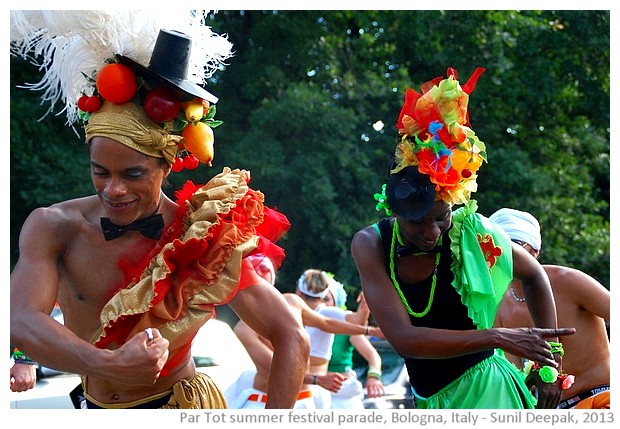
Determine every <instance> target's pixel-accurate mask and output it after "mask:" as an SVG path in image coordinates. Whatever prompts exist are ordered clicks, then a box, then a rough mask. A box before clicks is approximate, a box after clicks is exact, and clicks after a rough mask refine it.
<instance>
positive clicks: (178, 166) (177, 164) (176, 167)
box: [171, 157, 185, 173]
mask: <svg viewBox="0 0 620 429" xmlns="http://www.w3.org/2000/svg"><path fill="white" fill-rule="evenodd" d="M171 168H172V171H174V172H175V173H178V172H179V171H181V170H183V168H185V165H184V163H183V158H181V157H176V158H174V162H173V163H172V167H171Z"/></svg>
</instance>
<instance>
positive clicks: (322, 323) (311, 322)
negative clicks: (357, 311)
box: [283, 293, 377, 335]
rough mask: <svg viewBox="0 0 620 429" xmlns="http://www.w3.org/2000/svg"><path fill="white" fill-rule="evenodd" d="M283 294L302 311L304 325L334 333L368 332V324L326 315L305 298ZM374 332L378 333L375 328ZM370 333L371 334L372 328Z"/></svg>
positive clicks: (290, 303) (292, 304) (354, 333)
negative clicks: (310, 305) (314, 308)
mask: <svg viewBox="0 0 620 429" xmlns="http://www.w3.org/2000/svg"><path fill="white" fill-rule="evenodd" d="M283 296H284V299H285V300H286V301H287V302H288V303H289V305H291V306H293V307H294V308H297V309H298V310H299V311H300V312H301V317H302V323H303V324H304V326H312V327H314V328H318V329H320V330H321V331H324V332H329V333H332V334H344V335H360V334H365V333H366V325H361V324H354V323H349V322H348V321H345V320H339V319H336V318H333V317H325V316H324V315H322V314H320V313H318V312H317V311H315V310H313V309H312V308H310V307H309V306H308V304H306V303H305V302H304V300H302V299H301V298H300V297H299V296H297V295H295V294H294V293H285V294H284V295H283ZM372 332H373V333H377V331H376V330H374V329H373V331H372ZM368 333H369V334H370V328H369V332H368Z"/></svg>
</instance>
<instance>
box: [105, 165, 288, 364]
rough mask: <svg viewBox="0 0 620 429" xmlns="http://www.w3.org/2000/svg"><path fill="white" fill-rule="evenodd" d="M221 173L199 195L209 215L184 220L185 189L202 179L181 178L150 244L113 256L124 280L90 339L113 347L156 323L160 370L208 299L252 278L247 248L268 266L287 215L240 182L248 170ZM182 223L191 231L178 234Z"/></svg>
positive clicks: (202, 318)
mask: <svg viewBox="0 0 620 429" xmlns="http://www.w3.org/2000/svg"><path fill="white" fill-rule="evenodd" d="M226 171H228V175H226V174H224V173H226ZM224 173H222V175H220V176H222V178H220V180H221V181H222V182H225V183H223V184H219V185H213V186H212V188H210V189H209V192H212V193H213V195H211V194H208V195H207V197H206V199H207V202H208V204H211V205H213V204H215V205H217V204H220V206H218V210H217V216H216V218H215V219H210V220H208V221H204V220H203V219H199V221H197V222H195V221H193V220H192V217H193V216H197V215H196V213H195V212H198V211H199V210H200V209H201V207H200V206H198V207H193V206H192V197H193V196H194V195H195V194H196V192H197V191H199V190H202V188H203V187H202V186H196V185H194V184H193V183H192V182H187V183H186V184H185V185H184V186H183V187H182V189H181V190H179V191H178V192H177V193H176V194H175V196H176V198H177V203H178V204H179V210H178V211H177V214H176V216H175V219H174V220H173V222H172V223H171V224H170V225H169V227H168V228H167V229H166V231H165V233H164V234H163V235H162V238H161V239H160V240H159V241H158V242H157V244H156V246H155V247H154V248H153V249H152V251H151V252H150V253H148V255H146V256H145V257H144V258H143V259H142V260H141V261H140V263H138V264H135V263H134V264H129V263H128V262H127V261H125V260H121V261H119V267H120V268H121V270H122V271H123V275H124V279H125V281H126V283H125V287H123V288H121V289H120V290H118V291H117V293H116V294H115V296H114V297H112V299H111V300H110V301H109V302H108V304H106V306H104V309H103V310H102V314H101V319H102V328H101V329H100V331H99V332H98V334H97V335H96V336H95V338H94V341H93V342H94V344H95V345H96V346H97V347H99V348H111V349H113V348H117V347H119V346H120V345H121V344H123V343H124V342H126V341H127V340H128V339H129V338H131V337H132V336H133V335H135V334H136V333H138V332H141V331H142V330H143V329H145V328H146V327H156V328H158V329H159V330H160V331H161V332H162V335H163V336H164V337H166V338H167V339H168V340H169V341H170V349H169V350H170V356H169V359H168V362H167V363H166V365H165V367H164V370H163V371H162V375H167V374H168V373H169V371H170V370H171V369H174V368H175V367H176V366H177V365H178V364H179V363H181V362H183V361H184V360H185V359H186V358H187V356H188V355H189V353H190V352H191V341H192V340H193V338H194V336H195V334H196V332H197V331H198V329H199V328H200V327H201V326H202V325H203V324H204V323H205V322H206V321H207V320H208V319H209V318H211V317H213V316H214V314H215V306H216V305H222V304H226V303H228V302H230V300H232V299H233V298H234V296H235V295H236V294H237V292H238V291H239V290H241V289H244V288H247V287H249V286H251V285H254V284H257V283H258V282H259V280H258V278H259V276H258V274H257V273H256V272H255V270H254V266H253V265H252V263H251V262H250V261H249V260H247V259H246V257H247V256H249V255H253V254H257V253H260V254H263V255H266V256H269V257H270V259H271V260H272V261H273V263H274V265H275V266H276V268H277V267H279V266H280V264H281V263H282V261H283V260H284V257H285V253H284V250H283V249H282V248H281V247H280V246H278V245H276V244H275V241H277V240H279V239H280V238H282V237H283V236H284V235H285V234H286V232H287V231H288V230H289V228H290V223H289V221H288V219H287V218H286V216H284V215H283V214H282V213H279V212H277V211H276V210H275V209H270V208H268V207H265V206H264V205H263V200H264V197H263V195H262V193H260V192H258V191H255V190H252V189H250V188H247V190H246V187H247V183H243V182H244V180H249V175H247V177H245V176H241V174H243V173H245V172H243V173H239V172H238V170H236V171H235V172H232V173H230V170H225V172H224ZM218 177H219V176H218ZM239 177H245V179H239ZM227 180H228V181H229V182H231V183H227V182H226V181H227ZM237 180H238V181H239V183H236V182H235V181H237ZM210 183H211V182H210ZM230 188H235V190H236V195H237V196H236V197H235V198H238V199H236V200H235V201H230V198H229V196H228V195H225V194H224V192H223V191H222V192H220V190H224V189H225V190H230ZM239 195H241V196H240V197H238V196H239ZM211 197H213V200H214V201H215V202H214V201H211ZM220 197H221V198H222V202H221V203H220V201H219V200H218V198H220ZM202 198H205V197H204V196H203V197H202ZM228 208H230V209H228ZM192 210H194V211H195V212H194V211H192ZM199 214H200V213H199ZM209 216H213V214H212V213H211V214H210V215H209ZM205 225H206V226H205ZM189 228H194V229H197V230H198V231H197V232H195V231H193V232H192V234H189V237H186V235H188V230H189ZM241 258H243V259H241ZM235 261H238V262H235Z"/></svg>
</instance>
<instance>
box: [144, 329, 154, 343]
mask: <svg viewBox="0 0 620 429" xmlns="http://www.w3.org/2000/svg"><path fill="white" fill-rule="evenodd" d="M144 332H145V333H146V337H147V341H153V328H146V329H145V330H144Z"/></svg>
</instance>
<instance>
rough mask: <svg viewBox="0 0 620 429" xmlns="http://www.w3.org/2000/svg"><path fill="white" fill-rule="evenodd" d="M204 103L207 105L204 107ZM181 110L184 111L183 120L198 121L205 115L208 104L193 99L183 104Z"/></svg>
mask: <svg viewBox="0 0 620 429" xmlns="http://www.w3.org/2000/svg"><path fill="white" fill-rule="evenodd" d="M204 103H206V104H207V105H206V106H205V105H204ZM183 109H184V110H185V118H186V119H187V120H188V121H189V122H196V121H200V120H201V119H202V117H203V116H204V115H205V110H208V109H209V102H208V101H206V100H203V99H202V98H198V97H195V98H194V99H193V100H192V101H187V102H185V103H183Z"/></svg>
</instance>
